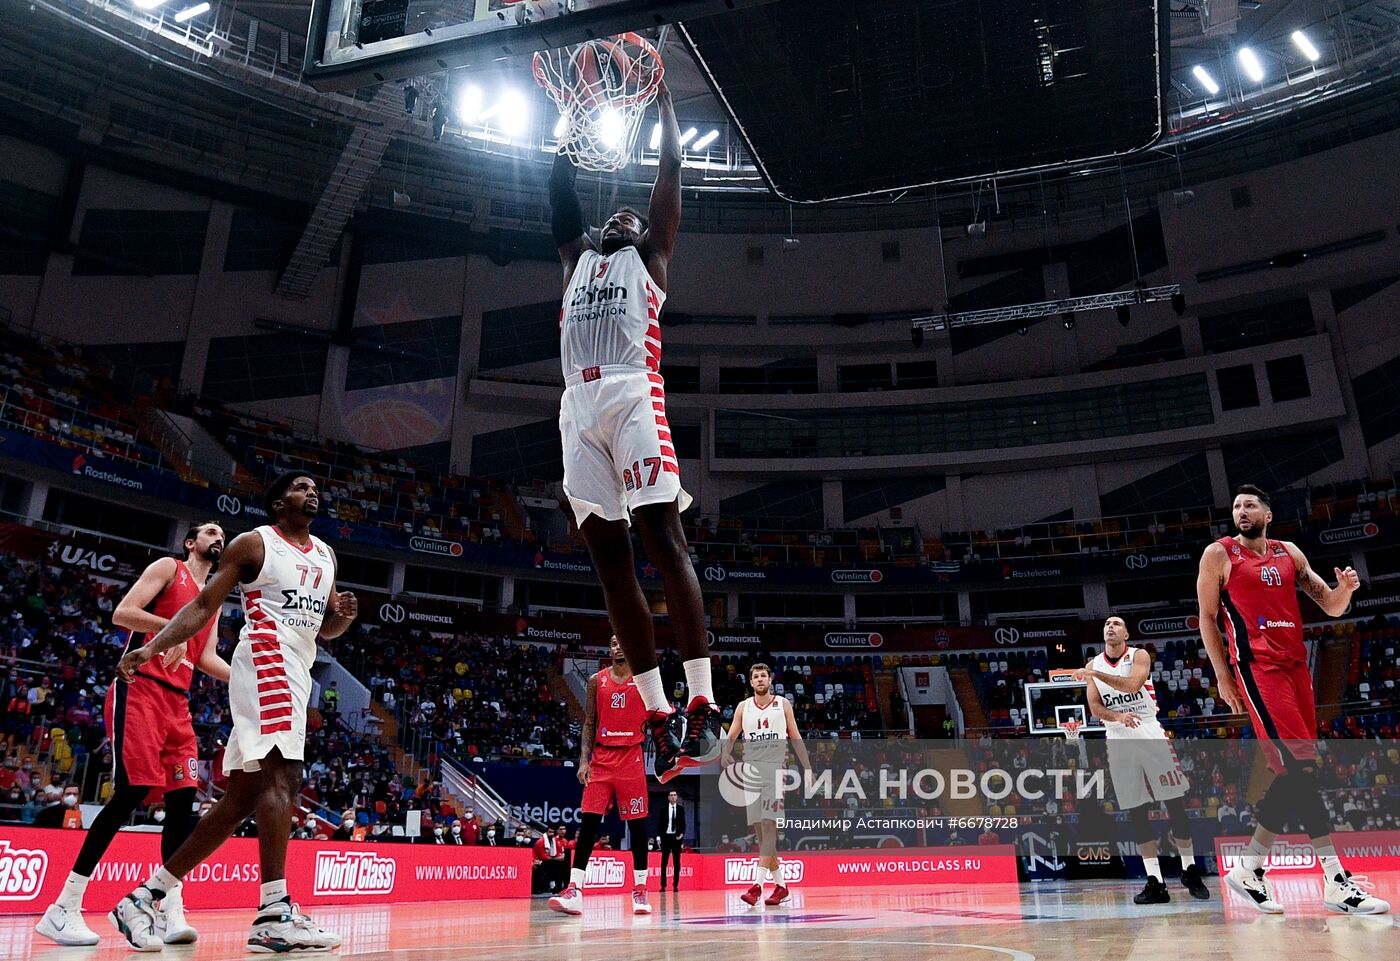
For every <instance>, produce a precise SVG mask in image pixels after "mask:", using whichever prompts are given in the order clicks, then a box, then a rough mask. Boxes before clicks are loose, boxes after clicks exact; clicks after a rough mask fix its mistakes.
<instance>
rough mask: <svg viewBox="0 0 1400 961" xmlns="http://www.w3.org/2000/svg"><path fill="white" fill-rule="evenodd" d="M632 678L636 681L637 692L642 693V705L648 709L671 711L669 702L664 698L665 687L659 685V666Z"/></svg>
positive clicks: (663, 712) (666, 712) (663, 711)
mask: <svg viewBox="0 0 1400 961" xmlns="http://www.w3.org/2000/svg"><path fill="white" fill-rule="evenodd" d="M632 680H634V681H636V682H637V693H638V694H640V695H642V705H643V706H644V707H645V708H646V709H647V710H648V711H660V712H661V713H662V714H670V713H671V702H670V701H669V700H667V698H666V689H665V688H664V687H662V686H661V668H659V667H653V668H652V669H651V670H649V671H646V672H645V673H642V674H638V675H637V676H635V677H634V678H632Z"/></svg>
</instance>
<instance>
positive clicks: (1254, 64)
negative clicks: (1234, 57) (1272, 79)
mask: <svg viewBox="0 0 1400 961" xmlns="http://www.w3.org/2000/svg"><path fill="white" fill-rule="evenodd" d="M1238 56H1239V58H1240V66H1241V67H1243V68H1244V75H1245V76H1246V77H1248V78H1249V79H1250V80H1252V81H1254V82H1255V83H1263V82H1264V65H1263V64H1262V63H1260V62H1259V55H1258V54H1257V53H1255V52H1254V51H1253V50H1252V49H1251V48H1249V47H1240V52H1239V54H1238Z"/></svg>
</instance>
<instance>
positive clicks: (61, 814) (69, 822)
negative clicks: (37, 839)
mask: <svg viewBox="0 0 1400 961" xmlns="http://www.w3.org/2000/svg"><path fill="white" fill-rule="evenodd" d="M44 800H45V802H46V803H45V805H44V807H42V808H40V809H39V813H38V814H36V815H34V826H35V827H36V828H69V829H81V828H82V826H83V814H82V812H81V811H79V810H78V788H77V785H73V786H71V787H69V788H68V789H67V790H64V789H62V788H58V787H55V786H54V785H52V784H50V785H49V786H48V787H46V788H44Z"/></svg>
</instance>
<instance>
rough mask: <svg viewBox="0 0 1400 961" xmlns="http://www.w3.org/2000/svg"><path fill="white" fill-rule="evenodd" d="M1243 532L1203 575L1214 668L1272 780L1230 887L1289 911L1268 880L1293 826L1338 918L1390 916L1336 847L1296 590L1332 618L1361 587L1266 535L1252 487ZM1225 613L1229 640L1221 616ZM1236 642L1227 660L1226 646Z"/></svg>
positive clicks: (1213, 552)
mask: <svg viewBox="0 0 1400 961" xmlns="http://www.w3.org/2000/svg"><path fill="white" fill-rule="evenodd" d="M1231 509H1232V512H1233V514H1234V521H1235V527H1236V528H1237V529H1238V530H1239V534H1237V535H1235V536H1234V537H1222V538H1220V540H1218V541H1216V542H1215V543H1214V544H1211V545H1210V546H1209V547H1207V548H1206V550H1205V554H1204V555H1202V557H1201V568H1200V574H1199V576H1198V577H1197V579H1196V595H1197V597H1198V598H1199V600H1200V605H1201V639H1202V640H1203V641H1204V642H1205V645H1206V653H1207V654H1209V655H1210V663H1211V666H1212V667H1213V668H1214V669H1215V682H1216V686H1217V687H1218V689H1219V691H1220V697H1221V699H1222V700H1223V701H1225V703H1226V704H1228V705H1230V709H1231V710H1232V711H1234V712H1235V713H1237V714H1244V713H1246V712H1247V713H1248V714H1249V720H1250V723H1251V724H1253V725H1254V731H1255V734H1256V735H1257V736H1258V737H1259V739H1260V742H1261V744H1262V745H1263V749H1264V756H1265V758H1266V760H1267V761H1268V763H1269V768H1270V770H1272V771H1273V772H1274V775H1275V777H1274V781H1273V783H1272V784H1270V785H1269V789H1268V791H1266V792H1265V794H1264V797H1263V798H1262V799H1261V800H1260V801H1259V805H1258V807H1257V809H1256V810H1257V826H1256V827H1255V830H1254V837H1253V838H1252V839H1251V840H1250V842H1249V847H1248V848H1247V849H1246V851H1245V856H1244V857H1243V858H1241V859H1240V861H1239V863H1238V864H1236V865H1235V866H1234V867H1233V868H1231V869H1230V871H1229V872H1228V873H1227V874H1226V875H1225V884H1226V885H1227V886H1228V887H1229V888H1230V890H1232V891H1234V892H1236V893H1237V894H1240V895H1241V896H1243V897H1244V898H1246V899H1247V900H1248V901H1249V902H1250V903H1251V904H1253V905H1254V906H1255V907H1257V908H1258V909H1259V910H1260V911H1263V912H1265V913H1266V914H1282V913H1283V905H1282V904H1280V903H1279V902H1277V901H1275V900H1274V898H1273V895H1272V893H1271V892H1270V890H1269V884H1268V881H1267V880H1266V879H1265V877H1264V861H1265V859H1266V858H1267V857H1268V856H1269V848H1270V847H1272V846H1273V843H1274V837H1275V836H1276V835H1277V834H1278V833H1279V832H1280V831H1282V830H1283V829H1284V826H1285V825H1286V824H1287V823H1288V822H1289V821H1296V822H1298V823H1300V824H1301V825H1302V827H1303V830H1305V831H1306V832H1307V833H1308V836H1309V837H1310V838H1311V839H1312V845H1313V850H1314V851H1316V853H1317V859H1318V861H1319V862H1320V863H1321V865H1322V872H1323V876H1324V878H1325V883H1324V887H1323V895H1322V903H1323V906H1324V907H1326V908H1327V910H1329V911H1336V912H1338V913H1340V914H1384V913H1386V912H1387V911H1389V910H1390V905H1389V903H1387V902H1385V901H1382V900H1381V899H1380V898H1377V897H1375V896H1373V895H1372V894H1370V892H1369V891H1367V890H1366V887H1369V885H1367V884H1366V881H1365V879H1364V878H1361V877H1359V876H1358V877H1353V876H1352V874H1351V872H1350V871H1347V870H1346V869H1345V868H1343V867H1342V863H1341V861H1340V860H1339V859H1338V858H1337V851H1336V848H1335V847H1334V846H1333V844H1332V828H1331V822H1330V820H1329V819H1328V816H1327V807H1326V805H1325V804H1324V803H1323V801H1322V793H1321V790H1322V781H1321V777H1320V766H1319V764H1318V761H1317V711H1316V708H1315V706H1314V703H1313V680H1312V675H1311V674H1310V673H1309V671H1308V664H1307V649H1306V648H1305V647H1304V646H1303V615H1302V612H1301V611H1300V610H1299V609H1298V591H1300V590H1301V591H1302V592H1303V593H1304V594H1307V595H1308V597H1310V598H1312V599H1313V601H1314V602H1315V603H1316V604H1317V606H1318V607H1320V608H1322V610H1323V611H1325V612H1326V613H1327V614H1328V615H1329V616H1330V617H1338V616H1340V615H1342V614H1343V613H1345V612H1346V609H1347V607H1348V606H1349V605H1350V604H1351V596H1352V594H1353V593H1355V591H1356V590H1357V588H1359V587H1360V586H1361V580H1360V578H1358V577H1357V576H1356V571H1354V570H1352V569H1351V568H1350V567H1348V568H1346V569H1345V570H1342V569H1341V568H1336V569H1334V573H1335V574H1336V575H1337V586H1336V587H1328V586H1327V583H1326V582H1325V581H1324V580H1323V579H1322V578H1321V577H1320V576H1319V575H1318V574H1317V572H1316V571H1314V570H1313V569H1312V568H1311V567H1309V566H1308V559H1307V558H1306V557H1304V556H1303V552H1302V551H1300V550H1298V548H1297V547H1296V546H1294V545H1293V544H1291V543H1289V542H1288V541H1276V540H1272V539H1271V538H1269V536H1268V526H1269V522H1270V521H1272V520H1273V519H1274V515H1273V512H1272V511H1271V510H1269V498H1268V496H1267V495H1266V494H1265V493H1264V492H1263V491H1262V490H1260V489H1259V488H1257V487H1255V486H1253V485H1252V484H1246V485H1244V486H1243V487H1240V488H1239V489H1238V490H1237V491H1236V492H1235V501H1234V505H1233V506H1232V508H1231ZM1221 614H1223V615H1224V617H1223V623H1224V628H1225V634H1224V635H1223V636H1222V634H1221V628H1220V625H1219V624H1218V623H1217V619H1218V618H1220V616H1221ZM1227 640H1228V643H1229V654H1228V659H1227V655H1226V642H1227Z"/></svg>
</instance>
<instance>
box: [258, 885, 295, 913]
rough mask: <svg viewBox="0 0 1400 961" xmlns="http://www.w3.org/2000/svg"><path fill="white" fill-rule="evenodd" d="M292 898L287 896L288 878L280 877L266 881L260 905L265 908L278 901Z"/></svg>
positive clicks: (259, 899) (259, 901) (259, 900)
mask: <svg viewBox="0 0 1400 961" xmlns="http://www.w3.org/2000/svg"><path fill="white" fill-rule="evenodd" d="M287 900H290V899H289V898H288V897H287V879H286V878H278V879H277V880H276V881H264V882H263V884H262V893H261V895H260V897H259V898H258V907H262V908H265V907H267V906H268V905H269V904H276V903H277V902H278V901H287Z"/></svg>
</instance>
